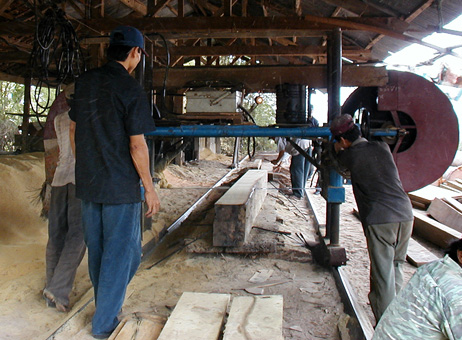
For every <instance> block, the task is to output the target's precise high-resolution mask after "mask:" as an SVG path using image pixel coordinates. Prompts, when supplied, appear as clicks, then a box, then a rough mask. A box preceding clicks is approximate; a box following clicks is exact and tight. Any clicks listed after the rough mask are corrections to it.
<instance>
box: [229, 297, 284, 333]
mask: <svg viewBox="0 0 462 340" xmlns="http://www.w3.org/2000/svg"><path fill="white" fill-rule="evenodd" d="M282 320H283V298H282V296H281V295H270V296H236V297H234V298H233V301H232V304H231V310H230V312H229V316H228V321H227V323H226V327H225V331H224V335H223V340H242V339H265V340H282V339H284V338H283V336H282Z"/></svg>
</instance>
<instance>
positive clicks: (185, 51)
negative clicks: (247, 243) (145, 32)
mask: <svg viewBox="0 0 462 340" xmlns="http://www.w3.org/2000/svg"><path fill="white" fill-rule="evenodd" d="M235 41H236V39H231V40H230V41H229V42H228V43H227V44H226V46H178V47H171V48H170V54H171V55H173V56H175V57H178V56H190V57H201V56H203V57H213V56H227V55H246V56H249V57H251V56H309V57H316V56H322V55H326V53H327V48H326V47H320V46H251V45H232V44H233V43H234V42H235ZM152 53H153V56H162V55H164V54H165V49H164V48H154V49H153V51H152ZM343 55H344V56H345V57H348V58H351V57H361V59H367V58H368V57H370V51H368V50H363V49H359V48H351V47H344V48H343Z"/></svg>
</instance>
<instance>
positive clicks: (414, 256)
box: [406, 238, 438, 267]
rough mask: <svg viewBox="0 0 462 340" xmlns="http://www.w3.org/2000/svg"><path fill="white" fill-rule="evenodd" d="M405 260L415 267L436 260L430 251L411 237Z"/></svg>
mask: <svg viewBox="0 0 462 340" xmlns="http://www.w3.org/2000/svg"><path fill="white" fill-rule="evenodd" d="M406 259H407V262H409V263H410V264H412V265H413V266H415V267H420V266H422V265H424V264H426V263H429V262H433V261H436V260H438V257H436V256H435V255H434V254H433V253H432V252H430V251H429V250H428V249H427V248H425V247H424V246H422V245H421V244H420V243H419V242H417V241H416V240H414V239H413V238H411V239H410V240H409V246H408V248H407V255H406Z"/></svg>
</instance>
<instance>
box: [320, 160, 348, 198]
mask: <svg viewBox="0 0 462 340" xmlns="http://www.w3.org/2000/svg"><path fill="white" fill-rule="evenodd" d="M328 172H329V183H328V184H327V187H325V190H323V194H322V196H323V197H324V199H325V200H326V201H327V202H328V203H343V202H345V188H344V187H343V177H342V176H341V175H340V174H339V173H338V172H336V171H335V170H334V169H332V168H331V169H328Z"/></svg>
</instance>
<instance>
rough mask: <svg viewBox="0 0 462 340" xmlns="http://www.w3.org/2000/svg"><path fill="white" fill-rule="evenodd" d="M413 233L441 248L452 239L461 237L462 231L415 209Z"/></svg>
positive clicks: (445, 246) (446, 245) (447, 244)
mask: <svg viewBox="0 0 462 340" xmlns="http://www.w3.org/2000/svg"><path fill="white" fill-rule="evenodd" d="M413 233H415V234H416V235H418V236H420V237H422V238H423V239H425V240H427V241H429V242H431V243H433V244H436V245H437V246H439V247H441V248H443V249H446V248H447V247H448V246H449V245H450V244H451V243H452V242H453V241H456V240H460V239H461V238H462V233H460V232H458V231H456V230H454V229H452V228H450V227H448V226H446V225H444V224H442V223H440V222H438V221H435V220H434V219H432V218H431V217H429V216H427V214H425V213H422V212H419V211H417V210H415V209H414V230H413Z"/></svg>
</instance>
